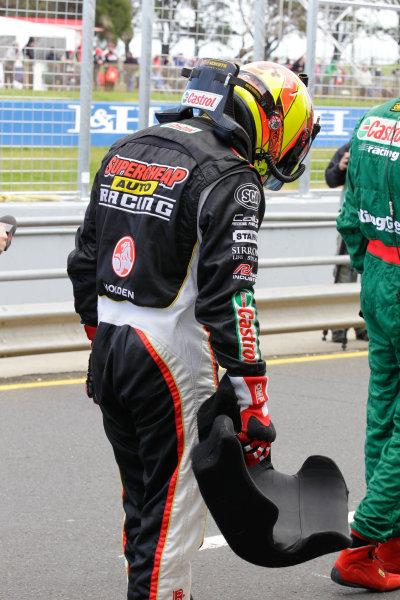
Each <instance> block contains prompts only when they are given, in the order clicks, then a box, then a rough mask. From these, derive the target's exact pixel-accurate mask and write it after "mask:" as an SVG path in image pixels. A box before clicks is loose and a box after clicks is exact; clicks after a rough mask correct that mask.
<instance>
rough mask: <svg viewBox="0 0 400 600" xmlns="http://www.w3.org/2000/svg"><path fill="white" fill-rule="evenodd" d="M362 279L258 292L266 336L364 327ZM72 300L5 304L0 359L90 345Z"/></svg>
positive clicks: (1, 310)
mask: <svg viewBox="0 0 400 600" xmlns="http://www.w3.org/2000/svg"><path fill="white" fill-rule="evenodd" d="M359 296H360V285H359V284H358V283H345V284H330V285H311V286H310V285H307V286H299V287H289V288H275V289H274V288H272V289H263V290H258V291H256V301H257V308H258V316H259V321H260V324H261V334H263V335H265V334H276V333H290V332H299V331H312V330H318V329H320V330H321V331H322V330H324V329H342V328H349V327H360V326H361V325H363V324H364V321H363V320H362V319H361V318H360V317H359V316H358V312H359ZM89 348H90V344H89V342H88V340H87V339H86V335H85V334H84V331H83V328H82V325H81V324H80V322H79V317H78V315H77V314H76V313H75V311H74V308H73V305H72V303H69V302H59V303H53V304H47V303H45V304H36V305H26V304H23V305H18V306H13V305H10V306H0V357H5V356H21V355H29V354H43V353H50V352H66V351H71V350H85V349H87V350H88V349H89Z"/></svg>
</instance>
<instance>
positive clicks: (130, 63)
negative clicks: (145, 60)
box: [123, 52, 139, 92]
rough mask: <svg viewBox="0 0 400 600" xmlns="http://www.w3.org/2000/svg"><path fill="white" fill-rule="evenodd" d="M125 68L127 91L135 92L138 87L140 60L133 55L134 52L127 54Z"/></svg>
mask: <svg viewBox="0 0 400 600" xmlns="http://www.w3.org/2000/svg"><path fill="white" fill-rule="evenodd" d="M123 68H124V79H125V85H126V91H127V92H133V90H134V89H135V86H136V75H137V72H138V69H139V62H138V59H137V58H135V57H134V56H133V55H132V52H127V53H126V58H125V60H124V67H123Z"/></svg>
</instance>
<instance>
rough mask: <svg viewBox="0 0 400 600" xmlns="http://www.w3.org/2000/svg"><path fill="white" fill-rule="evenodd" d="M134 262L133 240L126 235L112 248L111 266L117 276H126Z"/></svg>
mask: <svg viewBox="0 0 400 600" xmlns="http://www.w3.org/2000/svg"><path fill="white" fill-rule="evenodd" d="M134 263H135V242H134V241H133V239H132V238H131V237H130V236H129V235H126V236H125V237H123V238H121V239H120V240H119V241H118V242H117V243H116V246H115V248H114V252H113V255H112V268H113V271H114V273H115V274H116V275H118V277H127V276H128V275H129V273H130V272H131V271H132V268H133V265H134Z"/></svg>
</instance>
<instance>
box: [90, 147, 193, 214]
mask: <svg viewBox="0 0 400 600" xmlns="http://www.w3.org/2000/svg"><path fill="white" fill-rule="evenodd" d="M188 175H189V171H188V170H187V169H185V168H184V167H179V166H174V167H172V166H169V165H160V164H157V163H146V162H142V161H139V160H133V159H130V158H125V157H123V156H119V155H118V154H117V155H115V156H113V158H112V159H111V160H110V161H109V163H108V164H107V166H106V168H105V170H104V178H103V181H102V182H101V184H100V193H99V203H100V205H101V206H106V207H107V208H114V209H118V210H123V211H126V212H130V213H135V214H142V215H147V216H152V217H157V218H159V219H163V220H165V221H169V220H170V218H171V215H172V211H173V209H174V206H175V203H176V199H175V198H174V197H173V196H171V191H172V190H173V189H174V187H175V186H176V185H180V184H182V183H183V182H184V181H185V180H186V179H187V177H188ZM160 186H161V188H162V189H164V190H165V191H164V193H163V194H162V193H160V191H159V188H160ZM161 191H162V190H161ZM168 192H169V194H168Z"/></svg>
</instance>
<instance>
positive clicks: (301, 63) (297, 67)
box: [291, 56, 306, 75]
mask: <svg viewBox="0 0 400 600" xmlns="http://www.w3.org/2000/svg"><path fill="white" fill-rule="evenodd" d="M305 65H306V57H305V56H300V58H298V59H297V60H295V61H294V63H293V64H292V66H291V70H292V71H293V73H296V75H298V74H299V73H303V71H304V69H305Z"/></svg>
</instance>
